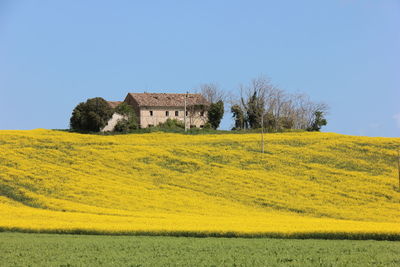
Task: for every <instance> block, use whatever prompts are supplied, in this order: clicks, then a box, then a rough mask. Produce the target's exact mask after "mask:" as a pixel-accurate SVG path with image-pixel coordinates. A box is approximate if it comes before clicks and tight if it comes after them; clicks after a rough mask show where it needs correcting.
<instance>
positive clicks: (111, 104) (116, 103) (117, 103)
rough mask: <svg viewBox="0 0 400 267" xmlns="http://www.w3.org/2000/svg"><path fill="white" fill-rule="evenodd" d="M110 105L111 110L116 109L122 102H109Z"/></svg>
mask: <svg viewBox="0 0 400 267" xmlns="http://www.w3.org/2000/svg"><path fill="white" fill-rule="evenodd" d="M107 103H108V105H110V107H111V108H115V107H116V106H118V105H119V104H121V103H122V101H107Z"/></svg>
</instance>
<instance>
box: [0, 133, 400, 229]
mask: <svg viewBox="0 0 400 267" xmlns="http://www.w3.org/2000/svg"><path fill="white" fill-rule="evenodd" d="M266 143H267V145H266V153H265V154H264V155H262V154H261V153H260V152H259V147H260V136H259V135H258V134H223V135H222V134H221V135H181V134H166V133H153V134H140V135H139V134H131V135H119V136H96V135H82V134H74V133H67V132H59V131H50V130H32V131H0V228H1V229H4V230H9V229H14V230H29V231H60V232H63V231H64V232H69V231H87V232H90V231H92V232H99V233H101V232H104V233H113V232H115V233H118V232H119V233H122V232H124V233H128V232H132V233H133V232H140V231H142V232H191V233H222V234H223V233H227V232H232V233H236V234H251V233H259V234H262V233H265V234H267V233H269V234H274V233H277V234H289V235H290V234H295V233H348V234H357V233H387V234H396V235H400V193H399V191H398V189H397V188H398V178H397V166H396V149H397V148H398V147H399V146H400V139H399V138H368V137H352V136H344V135H339V134H332V133H284V134H268V135H266Z"/></svg>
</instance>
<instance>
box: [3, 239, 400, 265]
mask: <svg viewBox="0 0 400 267" xmlns="http://www.w3.org/2000/svg"><path fill="white" fill-rule="evenodd" d="M399 251H400V242H390V241H371V240H368V241H354V240H313V239H308V240H295V239H268V238H255V239H246V238H189V237H144V236H88V235H56V234H23V233H0V265H1V266H99V265H102V266H399V265H400V253H399Z"/></svg>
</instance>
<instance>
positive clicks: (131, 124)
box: [114, 102, 139, 133]
mask: <svg viewBox="0 0 400 267" xmlns="http://www.w3.org/2000/svg"><path fill="white" fill-rule="evenodd" d="M114 111H115V112H116V113H118V114H120V115H123V116H124V118H123V119H122V120H119V121H118V122H117V124H116V125H115V127H114V131H115V132H122V133H126V132H129V131H131V130H136V129H138V128H139V124H138V119H137V116H136V113H135V111H134V110H133V108H132V106H130V105H128V104H127V103H125V102H122V103H121V104H119V105H118V106H116V107H115V109H114Z"/></svg>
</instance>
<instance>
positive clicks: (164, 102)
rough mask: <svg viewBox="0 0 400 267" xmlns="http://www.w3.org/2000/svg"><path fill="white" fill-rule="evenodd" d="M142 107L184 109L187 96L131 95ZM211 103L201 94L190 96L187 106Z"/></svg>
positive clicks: (164, 94)
mask: <svg viewBox="0 0 400 267" xmlns="http://www.w3.org/2000/svg"><path fill="white" fill-rule="evenodd" d="M129 95H130V96H132V97H133V98H134V99H135V100H136V101H137V102H138V104H139V106H141V107H183V106H184V105H185V97H186V94H168V93H129ZM209 104H210V103H208V101H207V100H206V99H205V98H204V97H203V96H202V95H201V94H188V95H187V106H194V105H205V106H208V105H209Z"/></svg>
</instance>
